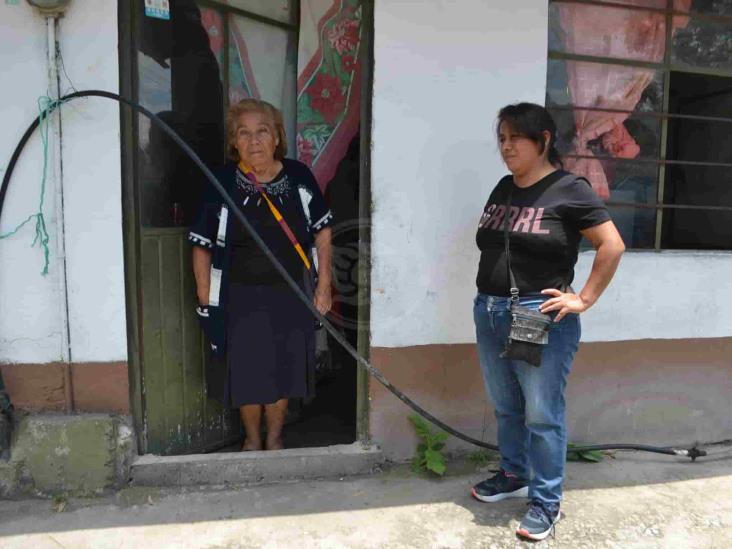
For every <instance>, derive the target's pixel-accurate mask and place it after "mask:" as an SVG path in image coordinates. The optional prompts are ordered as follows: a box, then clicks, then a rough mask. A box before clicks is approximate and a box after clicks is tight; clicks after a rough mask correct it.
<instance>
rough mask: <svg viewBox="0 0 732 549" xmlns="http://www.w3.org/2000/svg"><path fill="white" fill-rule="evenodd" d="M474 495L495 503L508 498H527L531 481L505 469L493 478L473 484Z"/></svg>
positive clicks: (481, 499)
mask: <svg viewBox="0 0 732 549" xmlns="http://www.w3.org/2000/svg"><path fill="white" fill-rule="evenodd" d="M472 494H473V497H474V498H475V499H477V500H480V501H485V502H486V503H494V502H496V501H501V500H502V499H506V498H525V497H528V495H529V483H528V481H526V480H523V479H520V478H518V477H517V476H516V475H512V474H511V473H507V472H506V471H504V470H503V469H501V470H500V471H498V472H497V473H496V474H495V475H493V476H492V477H491V478H487V479H485V480H484V481H483V482H479V483H478V484H476V485H475V486H473V490H472Z"/></svg>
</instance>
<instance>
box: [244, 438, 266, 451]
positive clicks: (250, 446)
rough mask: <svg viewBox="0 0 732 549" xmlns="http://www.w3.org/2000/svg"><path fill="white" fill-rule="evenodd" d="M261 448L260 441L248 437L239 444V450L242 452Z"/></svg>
mask: <svg viewBox="0 0 732 549" xmlns="http://www.w3.org/2000/svg"><path fill="white" fill-rule="evenodd" d="M261 449H262V441H261V440H258V441H249V439H247V440H245V441H244V444H242V445H241V451H242V452H256V451H258V450H261Z"/></svg>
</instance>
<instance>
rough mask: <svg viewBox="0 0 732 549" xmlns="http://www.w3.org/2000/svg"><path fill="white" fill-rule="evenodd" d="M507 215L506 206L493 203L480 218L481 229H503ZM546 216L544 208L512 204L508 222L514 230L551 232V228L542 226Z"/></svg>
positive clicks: (479, 226)
mask: <svg viewBox="0 0 732 549" xmlns="http://www.w3.org/2000/svg"><path fill="white" fill-rule="evenodd" d="M505 215H506V206H503V205H500V206H499V205H497V204H491V205H490V206H488V207H487V208H486V209H485V211H484V212H483V215H482V217H481V218H480V224H479V225H478V228H479V229H493V230H499V229H501V230H502V229H503V219H504V217H505ZM543 217H544V208H530V207H528V206H524V207H522V208H519V207H518V206H511V211H510V212H509V213H508V223H509V225H508V226H509V227H510V228H511V231H512V232H516V233H518V232H521V233H531V234H549V229H545V228H544V227H542V226H541V221H542V219H543Z"/></svg>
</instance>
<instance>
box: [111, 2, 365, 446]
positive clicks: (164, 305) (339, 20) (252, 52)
mask: <svg viewBox="0 0 732 549" xmlns="http://www.w3.org/2000/svg"><path fill="white" fill-rule="evenodd" d="M145 4H146V2H145V1H144V0H131V1H130V2H120V39H121V40H120V41H121V47H120V51H121V84H122V86H121V87H122V92H123V94H125V95H127V96H128V97H131V98H133V99H134V100H136V101H137V102H139V103H140V104H141V105H143V106H144V107H146V108H148V109H150V110H151V111H152V112H154V113H156V114H157V115H158V116H159V117H160V118H162V119H163V120H165V121H166V122H167V123H168V124H169V125H170V126H171V127H173V128H174V129H175V130H176V131H177V132H178V133H179V134H180V135H181V136H182V137H183V138H184V139H185V140H186V141H187V142H188V143H189V144H190V145H191V146H192V147H193V149H194V150H196V152H197V153H198V154H199V156H200V157H201V159H202V160H203V161H204V162H205V163H206V164H207V165H208V166H209V167H211V168H215V167H217V166H219V165H220V164H221V163H222V162H223V161H224V151H225V146H224V143H225V127H224V119H225V112H226V109H227V108H228V106H229V104H231V103H233V102H236V101H238V100H240V99H243V98H247V97H254V98H259V99H263V100H266V101H269V102H270V103H272V104H274V105H275V106H276V107H278V108H279V109H280V110H281V111H282V112H283V115H284V118H285V125H286V130H287V136H288V150H289V151H290V153H289V154H288V156H290V157H294V158H299V159H300V160H301V161H303V162H305V163H307V164H309V165H310V166H311V167H312V169H313V172H314V173H315V175H316V178H317V179H318V182H319V184H320V186H321V188H322V189H323V190H324V193H325V195H326V197H327V198H328V199H329V201H330V206H331V210H332V211H333V214H334V218H335V224H334V226H333V233H334V238H333V243H334V303H335V307H334V311H333V313H332V314H331V318H332V320H333V322H334V323H335V324H336V325H337V326H338V327H339V329H340V330H341V331H342V333H343V334H344V335H345V336H346V337H347V339H348V340H349V342H351V344H352V345H353V346H354V347H356V346H358V347H359V348H360V349H361V350H362V351H363V350H365V348H366V343H365V342H367V341H368V326H367V319H368V314H367V311H365V310H364V307H368V303H367V300H364V299H363V297H364V296H365V295H367V291H368V288H367V287H366V286H367V285H366V284H364V283H363V282H362V281H363V279H364V277H363V272H362V269H363V261H362V256H363V250H364V249H366V248H365V247H364V240H365V238H367V237H368V232H367V230H365V228H364V223H363V222H362V221H359V220H363V219H364V215H363V214H364V212H366V211H367V209H366V208H365V207H364V201H363V200H362V198H361V197H362V196H363V195H364V192H365V189H364V185H362V181H367V179H365V178H364V177H363V175H364V173H367V172H366V170H365V166H364V165H365V162H363V161H362V158H363V153H362V151H364V150H365V145H364V143H367V142H368V135H366V134H365V133H364V127H367V126H369V125H368V124H366V125H361V124H360V120H361V119H362V118H363V116H364V113H365V114H366V116H368V112H367V105H366V104H362V102H361V100H360V98H361V96H362V90H367V93H365V94H363V97H367V96H368V95H369V94H370V85H368V84H367V82H368V78H364V77H363V74H364V73H365V72H368V67H367V66H365V65H366V64H368V58H369V56H368V55H367V53H368V49H369V44H370V18H369V17H368V15H367V14H365V13H364V11H365V10H364V11H362V9H361V5H360V2H359V1H358V0H327V1H326V0H320V1H317V2H308V3H303V7H302V8H301V6H300V2H299V1H298V0H228V1H224V0H221V1H213V0H172V1H171V2H170V3H169V4H170V8H169V11H163V10H160V9H157V10H152V11H151V10H146V5H145ZM365 4H368V3H365ZM364 7H365V6H364ZM301 9H307V10H314V12H312V13H310V12H309V13H307V14H301ZM302 15H307V16H306V17H301V16H302ZM301 20H302V21H304V22H305V23H303V25H304V26H307V28H303V26H301V24H300V21H301ZM310 21H316V22H317V25H315V27H312V26H308V25H311V23H309V22H310ZM365 21H368V23H366V24H365V23H364V22H365ZM313 39H315V40H316V43H314V42H313ZM317 40H321V43H317ZM325 50H327V51H325ZM326 54H327V55H326ZM334 56H335V57H334ZM334 59H335V62H336V64H337V66H335V69H337V70H335V71H333V70H327V69H328V67H326V65H327V64H332V63H334ZM363 60H367V63H363ZM362 65H363V66H362ZM330 68H333V67H330ZM339 71H340V72H339ZM329 73H332V74H329ZM122 122H123V123H122V127H123V132H124V135H123V157H124V158H123V172H124V173H123V180H124V181H125V191H124V199H125V203H124V210H125V248H126V265H127V267H126V274H127V277H126V278H127V294H128V297H127V302H128V311H129V312H128V316H129V321H128V326H129V330H128V338H129V341H130V344H129V350H130V352H129V356H130V378H131V384H130V385H131V391H132V395H131V401H132V407H133V415H134V420H135V426H136V429H137V433H138V446H139V448H140V450H141V453H153V454H159V455H177V454H188V453H201V452H210V451H229V450H232V451H233V450H236V449H238V442H239V440H240V438H241V434H240V425H239V419H238V410H230V409H227V408H225V407H224V406H223V405H222V404H221V403H220V402H218V401H216V400H215V399H212V398H209V396H208V392H207V389H206V382H205V379H206V375H205V372H206V369H207V368H211V367H214V366H213V365H212V363H211V362H210V360H209V358H208V355H207V352H206V346H207V344H206V341H205V340H204V338H203V336H202V334H201V331H200V328H199V326H198V323H197V319H196V315H195V282H194V279H193V273H192V270H191V262H190V249H189V245H188V243H187V241H186V237H187V233H188V227H189V226H190V224H191V223H192V222H193V220H194V218H195V215H196V212H197V206H198V204H200V201H201V198H202V195H203V193H204V191H205V189H206V186H207V185H208V182H207V181H206V180H205V178H204V177H203V175H202V174H201V173H200V172H199V170H197V168H196V167H195V166H194V165H193V164H192V162H191V161H190V160H189V159H188V158H187V157H186V156H185V155H184V154H183V153H182V152H181V151H180V150H179V149H178V148H177V147H176V146H175V145H174V144H173V143H172V142H171V141H170V140H169V139H168V138H167V137H166V136H164V135H162V134H161V132H159V131H158V130H157V129H156V128H155V127H154V126H152V125H151V123H150V122H149V121H148V120H147V119H146V118H145V117H143V116H137V115H133V114H131V113H129V112H126V109H125V110H123V113H122ZM364 137H365V139H364ZM366 203H367V202H366ZM354 253H355V255H354ZM364 322H366V325H365V324H364ZM320 332H322V333H320V334H319V336H318V338H319V353H318V357H317V361H318V367H317V372H316V396H315V397H314V398H313V399H311V400H308V401H304V400H295V401H292V402H291V403H290V413H289V416H288V420H287V424H286V427H285V432H284V437H285V446H286V447H306V446H328V445H332V444H343V443H351V442H354V441H355V440H356V439H357V438H365V437H366V432H367V430H366V427H365V425H366V423H365V421H364V417H365V413H364V410H365V404H364V403H365V402H367V396H366V395H367V387H366V383H365V381H366V376H365V375H364V373H363V372H361V371H359V370H358V368H357V366H356V363H355V361H354V360H353V359H352V358H351V357H350V356H349V355H348V354H347V353H346V352H345V351H344V350H343V349H341V348H340V346H339V345H338V344H337V343H336V342H335V341H333V340H332V339H331V338H330V337H329V336H327V335H326V334H325V332H324V331H323V330H321V331H320Z"/></svg>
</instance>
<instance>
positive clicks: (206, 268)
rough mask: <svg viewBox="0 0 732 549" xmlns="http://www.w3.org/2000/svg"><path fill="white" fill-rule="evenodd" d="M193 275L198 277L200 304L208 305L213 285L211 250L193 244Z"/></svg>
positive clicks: (197, 288) (197, 290)
mask: <svg viewBox="0 0 732 549" xmlns="http://www.w3.org/2000/svg"><path fill="white" fill-rule="evenodd" d="M193 275H194V276H195V277H196V294H197V295H198V304H199V305H208V293H209V288H210V286H211V250H207V249H205V248H201V247H200V246H193Z"/></svg>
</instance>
